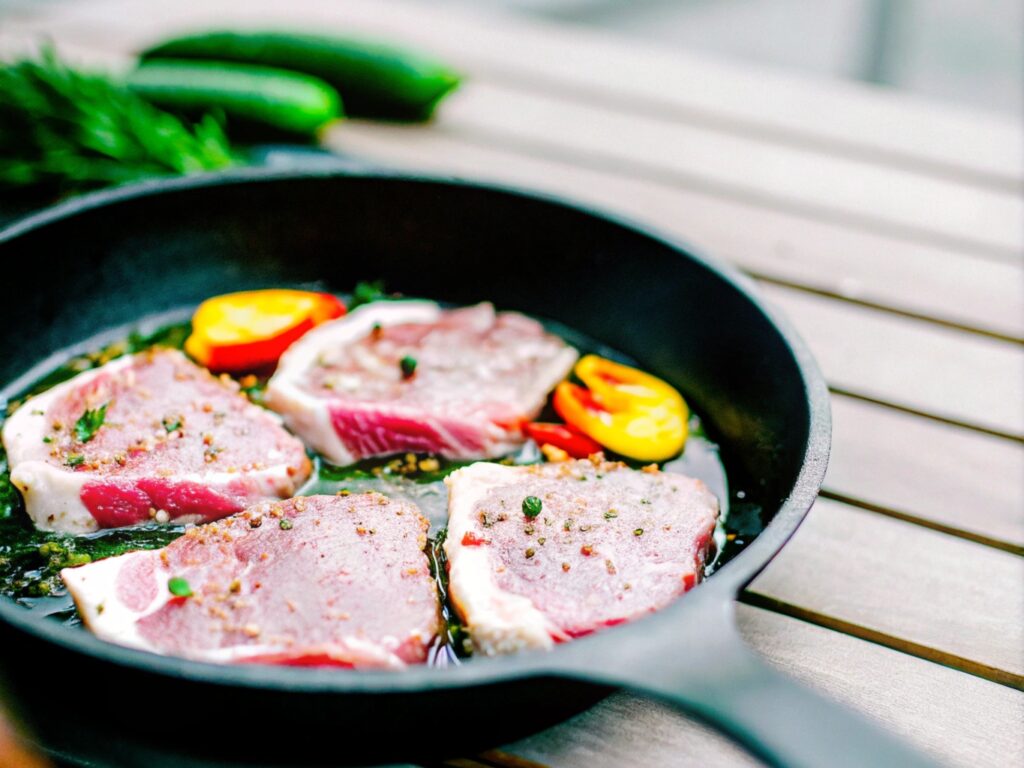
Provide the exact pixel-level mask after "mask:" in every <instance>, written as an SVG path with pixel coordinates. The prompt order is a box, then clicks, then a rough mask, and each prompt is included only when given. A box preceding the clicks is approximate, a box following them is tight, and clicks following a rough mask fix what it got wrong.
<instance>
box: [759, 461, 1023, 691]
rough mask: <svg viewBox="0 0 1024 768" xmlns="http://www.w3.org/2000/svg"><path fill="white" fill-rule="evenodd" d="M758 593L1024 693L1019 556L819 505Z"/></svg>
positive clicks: (831, 503)
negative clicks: (1023, 689)
mask: <svg viewBox="0 0 1024 768" xmlns="http://www.w3.org/2000/svg"><path fill="white" fill-rule="evenodd" d="M911 481H912V480H911ZM748 591H749V593H750V594H751V595H752V596H753V599H757V600H763V601H767V602H769V603H770V604H773V605H775V604H784V606H779V607H780V608H781V609H783V610H786V608H785V606H789V607H791V608H793V609H795V610H794V612H795V613H798V614H799V615H806V616H808V617H809V618H811V619H813V620H814V621H816V622H819V623H823V624H826V625H831V626H837V627H842V628H843V629H844V631H850V632H854V633H857V634H860V635H861V636H863V637H867V638H869V639H875V640H877V641H878V642H884V643H887V644H891V645H893V646H894V647H898V648H901V649H906V650H908V651H909V652H912V653H914V654H916V655H922V656H926V657H930V658H934V659H939V660H941V661H942V662H943V663H947V664H950V665H952V666H955V667H957V668H960V669H964V670H967V671H970V672H972V673H974V674H978V675H982V676H984V677H987V678H989V679H992V680H997V681H1000V682H1004V683H1006V684H1012V685H1017V686H1024V677H1022V676H1024V558H1021V557H1018V556H1016V555H1012V554H1009V553H1007V552H1003V551H1000V550H997V549H993V548H991V547H987V546H984V545H982V544H977V543H975V542H972V541H965V540H963V539H959V538H956V537H953V536H948V535H946V534H944V533H939V532H937V531H932V530H929V529H927V528H922V527H921V526H917V525H913V524H910V523H906V522H903V521H901V520H895V519H892V518H888V517H883V516H881V515H876V514H873V513H871V512H865V511H863V510H860V509H857V508H855V507H852V506H849V505H846V504H841V503H838V502H835V501H829V500H826V499H819V500H818V502H817V503H816V504H815V506H814V509H813V510H811V513H810V515H809V516H808V518H807V520H806V521H805V522H804V524H803V525H802V526H801V528H800V530H798V531H797V533H796V535H795V536H794V537H793V539H792V541H790V543H789V544H788V545H787V546H786V548H785V549H783V550H782V552H781V553H780V554H779V555H778V556H777V557H776V559H775V560H773V561H772V563H771V564H770V565H769V566H768V568H767V570H765V571H764V573H762V574H761V575H760V576H758V577H757V579H755V580H754V582H753V583H752V584H751V586H750V587H749V589H748Z"/></svg>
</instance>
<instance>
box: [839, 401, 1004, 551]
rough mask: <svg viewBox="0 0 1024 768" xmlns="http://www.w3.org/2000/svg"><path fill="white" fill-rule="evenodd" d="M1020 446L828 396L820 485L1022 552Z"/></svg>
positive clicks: (874, 506)
mask: <svg viewBox="0 0 1024 768" xmlns="http://www.w3.org/2000/svg"><path fill="white" fill-rule="evenodd" d="M1021 478H1024V446H1021V445H1020V444H1017V443H1013V442H1010V441H1007V440H1004V439H1001V438H996V437H992V436H989V435H984V434H979V433H976V432H971V431H968V430H965V429H960V428H958V427H951V426H949V425H947V424H941V423H938V422H935V421H933V420H930V419H922V418H920V417H917V416H912V415H909V414H906V413H901V412H899V411H896V410H893V409H890V408H884V407H880V406H878V405H874V404H871V403H865V402H863V401H860V400H855V399H852V398H848V397H844V396H842V395H835V396H833V398H832V455H831V457H830V458H829V465H828V474H827V475H826V477H825V486H824V493H825V494H826V495H830V496H832V497H836V498H840V499H842V500H846V501H849V502H852V503H854V504H857V505H861V506H865V507H867V508H869V509H871V510H872V511H875V512H881V513H883V514H887V515H890V516H894V517H901V518H904V519H907V520H911V521H913V522H916V523H919V524H925V525H929V526H932V527H935V528H938V529H940V530H943V531H946V532H947V533H952V534H954V535H958V536H962V537H965V538H970V539H974V540H976V541H979V542H981V543H984V544H988V545H989V546H995V547H1000V548H1003V549H1007V550H1009V551H1011V552H1015V553H1016V554H1024V484H1022V483H1021V482H1020V480H1021Z"/></svg>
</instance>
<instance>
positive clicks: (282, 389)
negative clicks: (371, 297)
mask: <svg viewBox="0 0 1024 768" xmlns="http://www.w3.org/2000/svg"><path fill="white" fill-rule="evenodd" d="M440 317H441V308H440V307H439V306H438V305H437V304H435V303H434V302H432V301H376V302H373V303H372V304H364V305H363V306H361V307H358V308H356V309H354V310H352V311H351V312H349V313H348V314H347V315H345V316H343V317H340V318H338V319H337V320H331V321H330V322H327V323H324V324H322V325H319V326H317V327H316V328H314V329H313V330H311V331H310V332H309V333H307V334H305V335H304V336H302V337H301V338H300V339H299V340H298V341H296V342H295V343H294V344H292V345H291V346H290V347H288V349H287V350H286V351H285V353H284V354H283V355H282V356H281V360H280V362H279V363H278V366H277V371H276V372H275V373H274V375H273V376H272V377H271V379H270V381H269V382H268V383H267V393H266V402H267V405H268V406H269V407H271V408H273V409H274V410H275V411H277V412H278V413H280V414H281V415H283V416H284V420H285V424H287V426H288V427H289V428H290V429H291V430H292V431H293V432H295V433H296V434H299V435H301V436H302V438H303V439H304V440H305V441H306V443H307V445H309V446H311V447H312V448H313V450H315V451H316V452H317V453H319V454H321V455H322V456H324V458H326V459H327V460H328V461H329V462H331V463H332V464H338V465H341V466H344V465H345V464H351V463H353V462H354V461H355V460H356V457H355V456H353V455H352V453H351V452H350V451H349V450H348V448H346V447H345V444H344V443H343V442H342V441H341V438H339V437H338V433H337V432H336V431H335V429H334V425H333V424H332V423H331V414H330V409H329V404H330V401H329V400H325V399H323V398H319V397H314V396H313V395H311V394H310V393H309V392H306V391H305V390H304V389H303V388H302V386H301V385H302V381H303V380H304V379H305V377H306V374H307V372H308V371H309V370H310V369H311V368H312V367H313V366H314V365H315V364H316V361H317V359H318V358H319V357H320V355H321V354H323V353H324V352H328V351H330V350H333V349H337V348H339V347H343V346H345V345H347V344H351V343H353V342H355V341H358V340H359V339H362V338H364V337H365V336H367V335H369V334H370V332H371V331H372V330H373V327H374V326H375V325H380V326H381V327H382V328H386V327H388V326H392V325H403V324H405V323H435V322H437V321H438V320H439V319H440Z"/></svg>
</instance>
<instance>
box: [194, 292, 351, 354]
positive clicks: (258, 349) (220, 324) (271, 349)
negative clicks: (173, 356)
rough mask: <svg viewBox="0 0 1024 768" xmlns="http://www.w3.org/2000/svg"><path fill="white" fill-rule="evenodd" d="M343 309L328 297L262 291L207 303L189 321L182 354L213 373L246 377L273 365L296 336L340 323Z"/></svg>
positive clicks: (209, 300) (214, 299)
mask: <svg viewBox="0 0 1024 768" xmlns="http://www.w3.org/2000/svg"><path fill="white" fill-rule="evenodd" d="M344 312H345V305H344V304H342V303H341V302H340V301H339V300H338V299H337V298H336V297H334V296H332V295H331V294H329V293H316V292H314V291H295V290H290V289H276V288H275V289H268V290H262V291H242V292H239V293H227V294H224V295H223V296H215V297H213V298H212V299H207V300H206V301H204V302H203V303H202V304H200V305H199V308H198V309H197V310H196V313H195V314H194V315H193V316H192V335H191V336H189V337H188V339H187V340H186V341H185V351H186V352H188V354H189V355H191V356H192V357H193V358H194V359H195V360H196V361H197V362H199V363H201V364H202V365H205V366H206V367H207V368H209V369H210V370H213V371H230V372H237V371H252V370H260V369H264V368H268V367H271V366H273V365H274V364H275V363H277V360H278V358H279V357H280V356H281V354H282V353H283V352H284V351H285V350H286V349H287V348H288V347H289V346H290V345H291V344H292V342H294V341H295V340H296V339H298V338H299V337H300V336H302V335H303V334H304V333H306V332H307V331H309V330H310V329H311V328H313V327H314V326H316V325H319V324H320V323H322V322H324V321H326V320H331V319H333V318H335V317H340V316H341V315H342V314H344Z"/></svg>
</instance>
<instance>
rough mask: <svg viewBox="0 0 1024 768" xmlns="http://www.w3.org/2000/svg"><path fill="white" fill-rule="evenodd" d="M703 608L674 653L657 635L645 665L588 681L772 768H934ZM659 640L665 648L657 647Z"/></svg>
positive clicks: (728, 609)
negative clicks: (660, 705) (626, 693)
mask: <svg viewBox="0 0 1024 768" xmlns="http://www.w3.org/2000/svg"><path fill="white" fill-rule="evenodd" d="M705 607H706V608H710V609H712V610H710V611H707V610H705V611H701V612H700V614H699V617H698V616H693V615H692V614H691V616H690V617H691V618H699V619H701V622H700V623H701V626H700V628H699V630H698V631H697V632H694V631H693V630H692V629H690V628H687V631H684V632H683V633H682V636H680V635H679V634H678V632H677V633H673V634H675V641H676V642H674V643H673V647H672V649H671V650H668V651H667V652H666V648H665V645H664V634H663V633H661V632H658V631H654V632H652V633H650V634H648V641H647V642H646V643H643V642H642V643H641V646H642V647H641V648H637V649H636V650H637V651H639V652H640V653H641V654H643V653H645V652H649V655H648V657H647V659H646V660H645V659H642V658H638V655H637V654H635V653H633V652H630V654H629V658H628V659H620V660H619V662H621V663H617V664H616V669H614V670H603V671H602V672H600V673H597V674H595V672H596V670H595V669H594V667H593V666H591V667H590V668H589V669H588V671H587V672H588V673H587V675H586V677H588V678H589V679H590V680H595V679H596V678H600V679H601V681H603V682H608V683H614V684H617V685H619V686H621V687H626V688H631V689H632V690H634V691H636V692H638V693H642V694H645V695H649V696H653V697H655V698H658V699H660V700H662V701H664V702H666V703H668V704H671V705H673V706H674V707H677V708H678V709H680V710H682V711H684V712H685V713H687V714H689V715H691V716H694V717H697V718H698V719H700V720H703V721H704V722H706V723H708V724H709V725H712V726H714V727H716V728H718V729H719V730H721V731H722V732H724V733H726V734H727V735H729V736H731V737H732V738H734V739H735V740H736V741H738V742H739V743H740V744H742V745H744V746H745V747H746V748H747V749H749V750H750V751H751V752H752V753H753V754H754V755H756V756H758V757H760V758H761V759H763V760H765V761H766V762H767V763H768V764H770V765H776V766H785V768H818V767H819V766H825V765H827V766H829V767H830V768H862V767H863V766H873V768H874V767H879V768H880V767H882V766H898V767H899V768H918V767H920V768H926V767H930V768H934V766H936V765H937V763H936V762H935V761H934V760H932V759H930V758H928V757H927V756H925V755H923V754H921V753H920V752H918V751H917V750H916V749H914V748H913V747H911V746H910V745H908V744H905V743H904V742H902V741H901V740H900V739H898V738H897V737H895V736H893V735H892V734H891V733H889V732H888V731H886V730H884V729H883V728H882V727H880V726H879V725H876V724H875V723H873V722H871V721H870V720H868V719H867V718H865V717H864V716H863V715H861V714H859V713H857V712H854V711H853V710H851V709H848V708H847V707H846V706H844V705H842V704H840V703H838V702H836V701H833V700H832V699H830V698H828V697H826V696H824V695H822V694H820V693H817V692H815V691H813V690H811V689H810V688H807V687H805V686H804V685H803V684H801V683H799V682H797V681H796V680H794V679H792V678H790V677H789V676H787V675H785V674H783V673H782V672H779V671H778V670H776V669H775V668H774V667H772V666H770V665H769V664H768V663H767V662H766V661H764V660H763V659H762V657H760V656H759V655H757V654H756V653H754V652H753V651H751V650H750V649H749V648H748V647H747V645H746V643H745V642H744V641H743V639H742V637H741V636H740V634H739V631H738V630H737V629H736V626H735V623H734V620H733V606H732V605H729V606H721V605H718V606H705ZM723 608H724V610H715V609H723ZM716 614H717V620H715V615H716ZM708 618H711V621H706V619H708ZM723 619H724V622H723V621H722V620H723ZM665 629H668V627H666V628H665ZM674 629H676V630H677V631H678V629H679V627H678V626H676V627H674ZM658 635H661V637H662V639H661V640H660V641H658V640H656V639H655V638H657V636H658ZM643 646H646V647H643ZM658 646H660V647H658Z"/></svg>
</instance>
